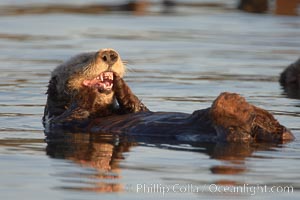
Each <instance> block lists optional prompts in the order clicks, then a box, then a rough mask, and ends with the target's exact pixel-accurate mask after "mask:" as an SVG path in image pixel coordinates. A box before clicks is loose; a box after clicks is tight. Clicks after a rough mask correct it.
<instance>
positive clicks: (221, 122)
mask: <svg viewBox="0 0 300 200" xmlns="http://www.w3.org/2000/svg"><path fill="white" fill-rule="evenodd" d="M124 74H125V66H124V64H123V62H122V60H121V57H120V55H119V54H118V53H117V52H116V51H115V50H113V49H102V50H100V51H98V52H91V53H84V54H79V55H77V56H75V57H73V58H71V59H70V60H68V61H66V62H64V63H63V64H61V65H59V66H58V67H57V68H56V69H55V70H54V71H53V72H52V74H51V79H50V81H49V85H48V91H47V94H48V98H47V103H46V106H45V111H44V117H43V122H44V126H45V133H46V134H47V135H49V134H51V133H53V132H57V131H59V130H64V131H73V132H74V131H75V132H91V133H99V134H101V133H110V134H116V135H120V134H125V135H130V136H133V137H134V136H136V137H137V136H138V137H143V136H147V137H149V136H150V137H154V136H155V137H165V138H173V139H174V138H175V139H177V140H179V141H203V142H206V141H209V142H215V141H229V142H236V141H239V142H240V141H251V142H256V141H267V142H285V141H289V140H293V138H294V136H293V135H292V133H291V132H290V131H289V130H288V129H286V128H285V127H284V126H282V125H281V124H280V123H279V122H278V121H277V120H276V119H275V118H274V117H273V116H272V115H271V114H270V113H269V112H267V111H266V110H263V109H261V108H258V107H256V106H254V105H251V104H249V103H247V102H246V100H245V99H244V98H243V97H241V96H240V95H238V94H234V93H228V92H224V93H222V94H220V95H219V97H217V98H216V100H215V101H214V102H213V104H212V106H211V107H210V108H206V109H203V110H196V111H194V112H193V113H192V114H186V113H179V112H151V111H150V110H149V109H148V108H147V107H146V106H145V105H144V104H143V103H142V102H141V101H140V100H139V99H138V97H137V96H136V95H134V94H133V92H132V91H131V89H130V88H129V87H128V85H127V84H126V82H125V81H124V79H123V76H124ZM62 134H63V132H62Z"/></svg>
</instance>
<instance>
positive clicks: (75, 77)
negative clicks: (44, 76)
mask: <svg viewBox="0 0 300 200" xmlns="http://www.w3.org/2000/svg"><path fill="white" fill-rule="evenodd" d="M113 73H117V74H118V75H119V76H121V77H123V75H124V73H125V66H124V65H123V62H122V60H121V58H120V55H119V54H118V53H117V52H116V51H115V50H113V49H102V50H100V51H98V52H91V53H83V54H79V55H77V56H74V57H72V58H71V59H69V60H68V61H66V62H64V63H63V64H61V65H59V66H58V67H57V68H56V69H55V70H54V71H53V72H52V76H51V80H50V83H49V88H48V101H47V107H48V108H47V109H48V110H49V109H50V110H49V112H50V115H52V114H51V113H54V115H59V114H61V113H60V112H62V111H63V110H64V109H66V107H68V106H69V105H70V103H71V102H72V101H73V100H74V98H75V100H76V98H81V97H84V96H85V94H86V93H84V91H86V90H89V91H93V93H94V96H95V99H94V101H95V102H94V103H96V104H98V105H101V106H107V105H109V104H112V103H113V98H114V92H113V90H112V88H113V78H114V76H113ZM51 109H52V111H51ZM55 109H56V110H55ZM57 110H60V111H59V112H58V111H57Z"/></svg>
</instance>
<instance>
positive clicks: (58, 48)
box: [0, 1, 300, 200]
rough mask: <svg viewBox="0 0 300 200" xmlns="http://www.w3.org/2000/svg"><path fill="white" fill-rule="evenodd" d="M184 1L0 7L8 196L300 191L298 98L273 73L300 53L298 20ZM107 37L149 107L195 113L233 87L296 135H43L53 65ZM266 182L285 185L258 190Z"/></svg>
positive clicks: (1, 139) (1, 143)
mask: <svg viewBox="0 0 300 200" xmlns="http://www.w3.org/2000/svg"><path fill="white" fill-rule="evenodd" d="M11 2H12V1H2V2H1V4H3V5H4V4H5V5H8V4H9V3H11ZM13 2H16V4H17V3H22V2H23V1H13ZM31 2H34V1H31ZM43 2H46V1H43ZM77 2H79V1H77ZM218 2H220V1H218ZM221 2H222V1H221ZM231 3H232V2H231ZM228 5H229V6H232V4H228ZM187 11H188V10H181V11H179V14H178V15H157V14H151V15H146V16H140V17H137V16H133V15H128V14H122V13H119V14H118V13H115V14H108V15H84V14H63V13H52V14H42V15H16V16H14V15H12V16H6V15H2V16H0V27H1V28H0V70H1V73H0V177H1V178H0V198H1V199H45V200H46V199H64V200H65V199H116V198H120V199H133V198H135V199H141V198H146V199H154V198H156V199H157V198H166V199H176V198H183V197H184V198H186V199H194V198H197V199H201V198H203V199H207V198H208V197H209V198H228V199H232V198H234V197H237V198H245V199H248V198H249V199H250V198H253V199H262V198H264V199H273V198H274V197H275V198H276V197H277V198H278V199H283V198H289V199H299V198H300V192H299V191H300V190H299V189H300V175H299V167H300V140H299V138H300V123H299V119H300V118H299V117H300V102H299V99H296V98H289V97H288V95H286V94H285V93H284V91H283V90H282V88H281V87H280V86H279V84H278V81H277V80H278V77H279V74H280V72H281V71H282V70H283V69H284V68H285V67H286V66H287V65H289V64H290V63H292V62H294V61H295V60H296V59H297V58H298V57H299V55H300V20H299V18H298V17H284V16H273V15H269V14H268V15H254V14H246V13H240V12H237V11H234V10H230V9H212V8H209V9H208V8H202V9H201V8H199V10H197V12H193V13H188V12H187ZM106 47H110V48H114V49H116V50H118V51H119V52H120V54H121V56H122V58H123V60H126V61H128V73H127V76H126V81H127V82H128V83H129V85H130V86H131V87H132V89H133V91H134V92H135V93H136V94H137V96H139V97H140V98H141V99H142V100H143V102H144V103H145V104H146V105H147V106H148V108H150V109H151V110H153V111H181V112H187V113H190V112H192V111H193V110H196V109H201V108H206V107H208V106H210V105H211V103H212V101H213V100H214V99H215V98H216V96H217V95H218V94H219V93H220V92H223V91H231V92H237V93H241V94H242V95H243V96H245V97H246V98H247V99H248V101H249V102H251V103H253V104H255V105H257V106H260V107H263V108H265V109H267V110H269V111H271V112H272V113H273V114H275V116H276V118H277V119H279V121H280V122H281V123H282V124H284V125H285V126H287V127H289V128H290V129H291V130H292V132H293V133H294V134H295V136H296V140H295V141H294V142H291V143H289V144H284V145H266V144H260V145H255V146H242V145H224V144H223V145H222V144H221V145H220V144H218V145H213V144H178V143H176V142H175V141H162V140H160V139H151V138H150V139H149V138H148V139H147V138H140V139H133V138H114V137H112V136H110V135H104V136H97V135H88V134H77V135H68V134H66V136H65V138H61V139H55V140H49V141H48V144H47V143H46V142H45V136H44V133H43V127H42V123H41V117H42V115H43V107H44V104H45V101H46V95H45V91H46V85H47V82H48V79H49V75H50V72H51V70H52V69H53V68H54V67H55V66H56V65H58V64H60V63H61V62H63V61H64V60H65V59H67V58H69V57H70V56H72V55H75V54H77V53H80V52H84V51H95V50H98V49H101V48H106ZM143 184H145V185H143ZM216 185H218V186H219V187H220V188H218V189H220V191H221V190H222V191H224V187H225V186H228V185H230V186H232V185H239V186H240V187H243V186H244V185H245V186H246V187H247V190H244V191H240V192H218V191H216V189H217V188H216ZM265 186H266V187H267V190H268V191H269V190H270V189H271V187H272V186H277V188H278V190H279V192H277V193H270V192H269V193H268V192H262V191H261V190H259V189H257V190H256V191H254V189H255V188H261V187H265ZM285 186H291V187H293V192H291V189H290V192H283V191H282V190H283V187H285ZM222 187H223V188H222ZM233 188H234V187H231V188H230V189H233ZM167 189H169V192H168V191H167ZM225 190H226V188H225ZM274 190H275V191H276V189H274ZM163 191H165V194H163ZM280 191H282V192H280Z"/></svg>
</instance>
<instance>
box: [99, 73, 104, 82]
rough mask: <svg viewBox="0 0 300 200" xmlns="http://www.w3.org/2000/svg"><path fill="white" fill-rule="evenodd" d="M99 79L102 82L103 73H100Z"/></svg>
mask: <svg viewBox="0 0 300 200" xmlns="http://www.w3.org/2000/svg"><path fill="white" fill-rule="evenodd" d="M100 79H101V81H102V82H103V73H101V74H100Z"/></svg>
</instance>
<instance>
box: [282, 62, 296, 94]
mask: <svg viewBox="0 0 300 200" xmlns="http://www.w3.org/2000/svg"><path fill="white" fill-rule="evenodd" d="M279 83H280V85H281V86H283V88H284V90H285V92H286V93H287V96H288V97H290V98H297V99H299V98H300V58H299V59H298V60H297V61H296V62H294V63H292V64H290V65H289V66H288V67H287V68H286V69H284V70H283V72H282V73H281V74H280V79H279Z"/></svg>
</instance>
